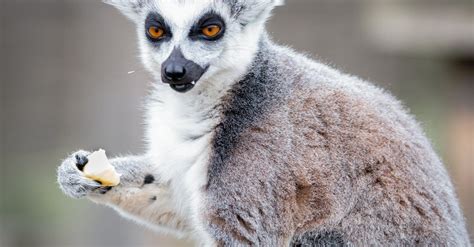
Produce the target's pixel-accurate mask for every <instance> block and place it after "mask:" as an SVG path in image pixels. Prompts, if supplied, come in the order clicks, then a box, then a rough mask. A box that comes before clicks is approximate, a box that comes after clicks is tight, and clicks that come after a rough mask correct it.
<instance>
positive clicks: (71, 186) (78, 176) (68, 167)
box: [58, 150, 110, 198]
mask: <svg viewBox="0 0 474 247" xmlns="http://www.w3.org/2000/svg"><path fill="white" fill-rule="evenodd" d="M89 154H90V152H87V151H83V150H80V151H77V152H75V153H73V154H71V155H70V156H68V157H67V158H66V159H65V160H64V161H63V163H62V164H61V166H59V168H58V183H59V186H60V188H61V190H62V191H63V192H64V193H65V194H66V195H68V196H70V197H73V198H82V197H85V196H87V195H90V194H93V193H95V194H97V193H99V194H105V193H106V192H107V191H108V190H110V187H103V186H101V184H100V183H99V182H97V181H94V180H91V179H89V178H86V177H85V176H84V174H83V173H82V172H81V171H82V170H83V169H84V166H85V165H86V164H87V162H88V159H87V156H88V155H89Z"/></svg>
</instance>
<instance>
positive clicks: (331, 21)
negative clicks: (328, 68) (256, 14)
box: [0, 0, 474, 247]
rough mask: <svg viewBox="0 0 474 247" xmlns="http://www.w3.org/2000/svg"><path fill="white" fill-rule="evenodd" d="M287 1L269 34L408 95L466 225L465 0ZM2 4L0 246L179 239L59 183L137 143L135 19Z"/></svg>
mask: <svg viewBox="0 0 474 247" xmlns="http://www.w3.org/2000/svg"><path fill="white" fill-rule="evenodd" d="M287 2H288V3H287V6H285V7H283V8H279V9H278V10H276V11H275V15H274V18H272V20H271V21H270V22H269V29H270V32H271V34H272V35H273V36H274V37H275V39H276V40H278V41H279V42H281V43H284V44H289V45H291V46H292V47H294V48H295V49H297V50H300V51H302V52H305V53H307V54H310V55H311V56H312V57H315V58H319V59H321V60H322V61H324V62H326V63H329V64H332V65H334V66H336V67H338V68H340V69H342V70H344V71H346V72H349V73H352V74H356V75H359V76H361V77H362V78H366V79H369V80H371V81H374V82H375V83H376V84H378V85H380V86H381V87H383V88H385V89H387V90H389V91H391V92H393V93H394V94H395V95H396V96H397V97H399V98H400V99H402V100H403V101H404V102H405V103H406V104H407V105H408V106H409V107H410V108H411V110H412V112H413V114H415V115H416V116H417V118H418V119H419V120H420V121H421V122H422V124H423V126H424V128H425V130H426V132H427V134H428V136H429V137H430V138H431V139H432V140H433V142H434V146H435V148H436V150H438V151H439V154H440V155H441V156H442V158H443V160H444V161H445V163H446V165H447V167H448V169H449V171H450V173H451V174H452V177H453V180H454V184H455V186H456V188H457V191H458V194H459V197H460V199H461V202H462V206H463V208H464V210H465V215H466V217H467V218H468V224H469V225H470V226H471V229H472V226H473V224H474V198H473V195H474V189H473V188H474V184H473V182H472V181H473V180H474V170H473V166H474V158H473V153H474V148H473V142H474V100H473V98H474V90H473V89H474V86H473V83H474V47H473V46H474V27H473V23H474V17H473V15H474V14H473V3H472V1H470V0H469V1H464V0H446V1H443V0H426V1H423V0H412V1H404V0H400V1H396V0H391V1H388V0H387V1H376V0H374V1H369V0H366V1H362V0H345V1H344V0H288V1H287ZM0 4H1V5H0V17H1V21H0V24H1V29H0V30H1V33H0V37H1V49H0V61H1V64H0V70H1V71H0V80H1V84H0V85H1V86H0V95H1V97H0V99H1V101H0V102H1V103H0V107H1V108H0V109H1V115H0V117H1V121H0V127H1V143H0V144H1V149H0V150H1V153H0V154H1V156H0V157H1V159H0V199H1V201H0V246H2V247H3V246H6V247H10V246H11V247H16V246H27V247H29V246H48V247H56V246H58V247H59V246H150V245H155V246H173V245H174V243H173V242H172V240H169V239H166V238H163V237H161V236H157V235H155V234H153V233H151V232H150V231H148V230H146V229H145V228H144V227H141V226H137V225H135V224H133V223H131V222H129V221H127V220H125V219H122V218H121V217H119V216H118V215H117V214H115V213H114V212H113V211H112V210H110V209H108V208H104V207H101V206H97V205H94V204H92V203H90V202H87V201H83V200H72V199H69V198H67V197H65V196H64V195H63V194H62V193H61V192H60V191H59V189H58V186H57V184H56V180H55V175H56V174H55V169H56V167H57V165H58V164H60V162H61V159H63V158H64V157H65V155H66V154H67V153H69V152H71V151H74V150H76V149H79V148H84V149H95V148H98V147H102V148H104V149H106V150H108V151H109V154H110V155H116V154H126V153H137V152H140V151H142V150H143V147H144V146H143V142H142V140H141V138H142V135H143V125H142V115H143V107H142V102H143V98H144V96H145V95H146V93H147V89H148V88H149V85H150V80H151V79H150V77H149V75H148V74H147V73H146V72H144V71H143V69H142V66H141V65H140V63H139V60H138V56H137V55H138V54H137V48H136V37H135V36H134V35H135V31H134V27H133V25H132V24H131V23H129V22H128V21H127V20H126V19H125V18H124V17H122V16H121V15H120V14H119V13H118V12H117V11H116V10H115V9H113V8H111V7H109V6H106V5H104V4H102V3H100V1H98V0H97V1H95V0H63V1H60V0H0ZM132 70H136V71H137V72H136V73H134V74H131V75H129V74H127V72H128V71H132ZM471 233H472V231H471Z"/></svg>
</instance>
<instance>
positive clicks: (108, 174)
mask: <svg viewBox="0 0 474 247" xmlns="http://www.w3.org/2000/svg"><path fill="white" fill-rule="evenodd" d="M87 159H88V160H89V161H88V162H87V164H86V166H85V167H84V171H83V172H84V175H85V176H86V177H87V178H90V179H92V180H95V181H98V182H100V183H101V184H102V186H117V185H118V184H119V183H120V174H118V173H117V171H115V167H113V166H112V165H111V164H110V162H109V160H108V159H107V156H106V155H105V151H104V150H102V149H100V150H99V151H96V152H93V153H92V154H90V155H89V156H87Z"/></svg>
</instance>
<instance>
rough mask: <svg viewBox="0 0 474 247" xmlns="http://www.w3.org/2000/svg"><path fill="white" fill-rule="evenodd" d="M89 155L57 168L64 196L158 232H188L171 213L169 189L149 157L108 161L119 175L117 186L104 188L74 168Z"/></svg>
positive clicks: (75, 156) (81, 153)
mask: <svg viewBox="0 0 474 247" xmlns="http://www.w3.org/2000/svg"><path fill="white" fill-rule="evenodd" d="M88 154H89V153H88V152H85V151H79V152H76V153H74V154H73V155H71V156H70V157H69V158H67V159H66V160H65V161H64V162H63V164H62V165H61V166H60V167H59V169H58V182H59V184H60V186H61V188H62V189H63V191H64V192H65V193H66V194H68V195H69V196H71V197H74V198H81V197H84V196H86V197H87V198H89V199H90V200H92V201H93V202H96V203H99V204H103V205H107V206H110V207H112V208H114V209H115V210H117V211H118V212H119V213H120V214H121V215H123V216H125V217H127V218H131V219H133V220H135V221H137V222H139V223H142V224H145V225H147V226H149V227H151V228H152V229H154V230H157V231H165V232H170V233H174V234H175V235H178V236H182V235H184V234H185V233H186V232H188V226H187V223H186V222H185V221H184V220H182V219H181V218H180V217H179V216H178V214H177V213H176V210H174V207H173V205H172V200H171V194H170V192H169V190H168V185H167V184H166V183H163V182H162V181H160V176H159V174H158V173H157V171H156V168H155V167H156V166H155V165H153V162H152V161H151V160H150V159H149V158H148V157H146V156H129V157H119V158H114V159H111V160H110V163H111V164H112V165H113V166H114V167H115V169H116V170H117V172H118V173H119V174H121V177H120V184H119V185H117V186H115V187H103V186H100V184H98V183H97V182H95V181H92V180H90V179H87V178H85V177H84V176H83V174H82V173H81V172H80V171H79V169H78V168H77V165H78V164H80V163H87V155H88ZM80 165H84V164H80Z"/></svg>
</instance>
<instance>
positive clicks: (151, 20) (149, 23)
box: [145, 12, 172, 43]
mask: <svg viewBox="0 0 474 247" xmlns="http://www.w3.org/2000/svg"><path fill="white" fill-rule="evenodd" d="M151 27H158V28H162V29H163V31H164V34H163V37H162V38H160V39H158V40H157V39H153V38H152V37H150V35H149V34H148V29H150V28H151ZM145 35H146V37H147V38H148V40H150V41H151V42H154V43H156V42H160V41H166V40H170V39H171V37H172V34H171V29H170V27H169V26H168V24H166V22H165V20H164V19H163V17H162V16H161V15H160V14H158V13H153V12H152V13H150V14H148V16H147V17H146V19H145Z"/></svg>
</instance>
